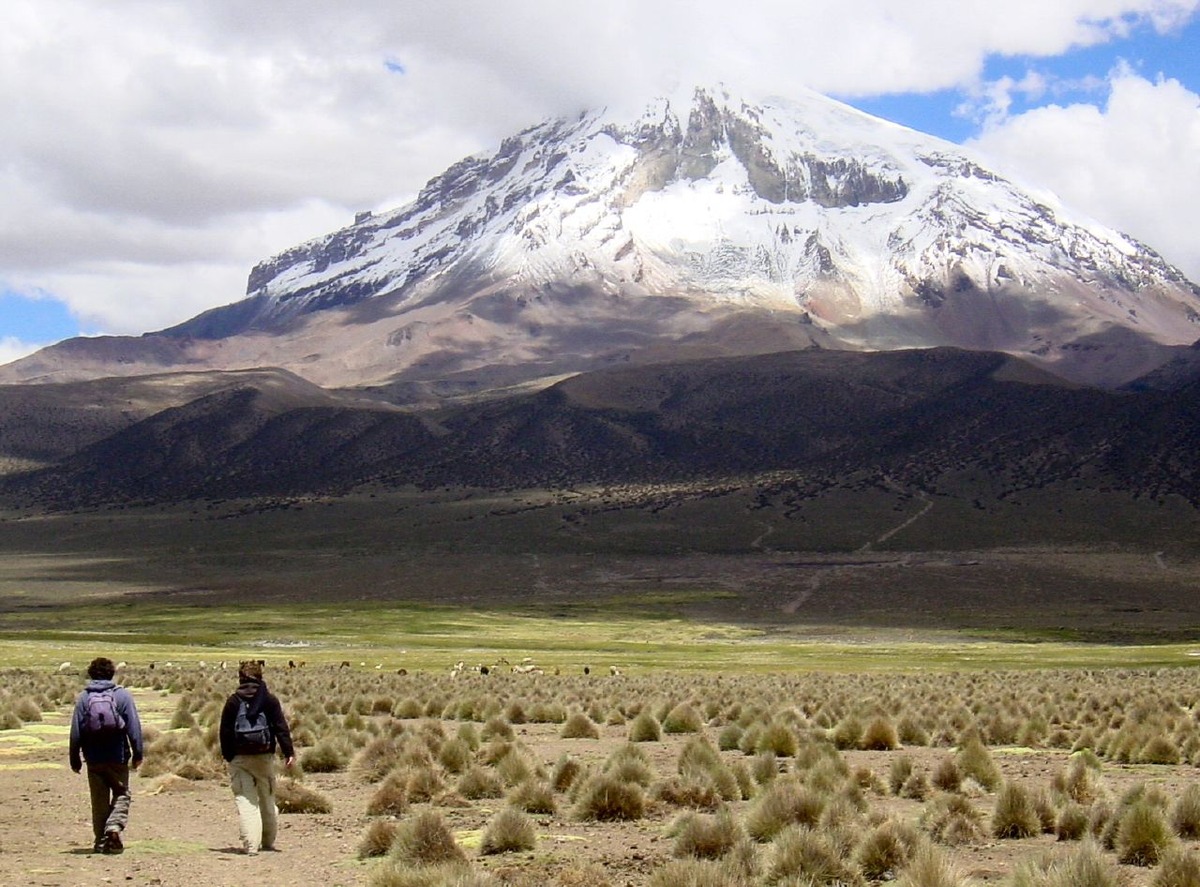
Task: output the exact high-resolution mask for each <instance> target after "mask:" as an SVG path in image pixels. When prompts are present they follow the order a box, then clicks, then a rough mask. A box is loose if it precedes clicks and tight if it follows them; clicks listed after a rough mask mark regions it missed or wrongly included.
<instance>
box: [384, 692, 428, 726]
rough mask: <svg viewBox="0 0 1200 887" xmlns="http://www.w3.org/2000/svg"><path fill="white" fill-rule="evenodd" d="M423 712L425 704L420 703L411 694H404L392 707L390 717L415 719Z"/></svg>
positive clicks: (407, 719)
mask: <svg viewBox="0 0 1200 887" xmlns="http://www.w3.org/2000/svg"><path fill="white" fill-rule="evenodd" d="M424 714H425V706H423V705H422V704H421V701H420V700H419V699H416V698H415V697H412V696H406V697H405V698H404V699H401V700H400V701H399V702H397V703H396V705H395V706H394V707H393V708H392V717H393V718H399V719H401V720H404V721H415V720H416V719H417V718H419V717H421V716H423V715H424Z"/></svg>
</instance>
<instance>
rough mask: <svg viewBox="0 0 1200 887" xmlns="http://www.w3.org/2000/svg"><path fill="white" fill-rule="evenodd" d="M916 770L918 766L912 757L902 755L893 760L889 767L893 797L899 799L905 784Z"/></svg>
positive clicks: (890, 787) (889, 784)
mask: <svg viewBox="0 0 1200 887" xmlns="http://www.w3.org/2000/svg"><path fill="white" fill-rule="evenodd" d="M915 768H916V764H915V763H914V761H913V759H912V756H911V755H906V754H901V755H897V756H896V757H894V758H892V763H891V764H890V765H889V767H888V789H889V790H890V791H891V793H892V794H893V795H896V796H897V797H899V795H900V790H901V789H902V788H904V783H905V782H907V781H908V777H910V776H912V774H913V770H914V769H915Z"/></svg>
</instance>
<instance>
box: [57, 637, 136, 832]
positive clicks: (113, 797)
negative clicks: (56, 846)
mask: <svg viewBox="0 0 1200 887" xmlns="http://www.w3.org/2000/svg"><path fill="white" fill-rule="evenodd" d="M116 673H117V669H116V666H114V665H113V662H112V660H111V659H106V658H104V657H103V656H100V657H97V658H96V659H93V660H92V661H91V664H89V665H88V669H87V675H88V678H89V680H88V682H87V685H86V686H85V687H84V688H83V692H82V693H80V694H79V698H78V699H76V701H75V713H74V715H73V716H72V717H71V744H70V753H69V754H70V761H71V769H72V770H74V771H75V772H76V773H78V772H80V770H82V769H83V763H84V762H85V761H86V762H87V768H88V790H89V791H90V793H91V797H92V834H93V837H94V841H93V844H92V852H93V853H120V852H121V851H122V850H124V849H125V846H124V844H123V843H122V841H121V833H122V832H124V831H125V826H126V825H127V824H128V822H129V804H130V802H131V800H132V796H131V794H130V791H129V771H130V768H132V769H134V770H136V769H137V768H138V767H139V766H140V765H141V763H142V724H141V721H140V720H139V719H138V713H137V706H135V705H134V703H133V696H132V695H130V693H129V691H128V690H126V689H125V688H124V687H118V686H117V684H116V683H115V682H114V681H113V677H114V676H115V675H116ZM81 755H82V759H81Z"/></svg>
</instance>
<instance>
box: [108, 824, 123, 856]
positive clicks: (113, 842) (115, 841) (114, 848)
mask: <svg viewBox="0 0 1200 887" xmlns="http://www.w3.org/2000/svg"><path fill="white" fill-rule="evenodd" d="M103 852H104V853H108V854H110V855H113V856H115V855H116V854H118V853H124V852H125V845H124V844H122V843H121V833H120V832H118V831H116V830H115V829H114V830H113V831H109V832H105V833H104V851H103Z"/></svg>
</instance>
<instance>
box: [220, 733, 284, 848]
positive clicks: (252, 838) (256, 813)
mask: <svg viewBox="0 0 1200 887" xmlns="http://www.w3.org/2000/svg"><path fill="white" fill-rule="evenodd" d="M229 781H230V783H231V784H232V786H233V799H234V801H236V802H237V811H238V828H239V830H240V831H241V835H242V848H243V849H244V850H245V851H246V852H247V853H257V852H258V851H259V849H263V850H270V849H272V848H273V847H274V846H275V834H276V831H277V830H278V816H279V810H278V809H277V808H276V806H275V756H274V755H271V754H262V755H236V756H235V757H234V759H233V760H232V761H230V762H229Z"/></svg>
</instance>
